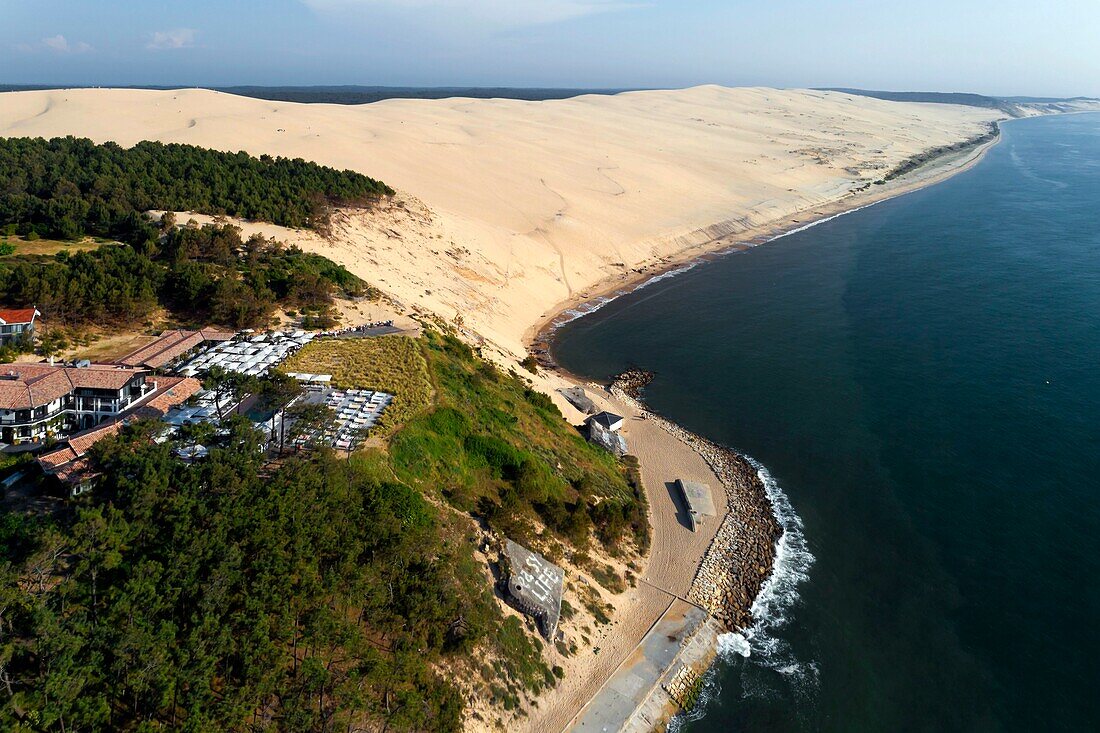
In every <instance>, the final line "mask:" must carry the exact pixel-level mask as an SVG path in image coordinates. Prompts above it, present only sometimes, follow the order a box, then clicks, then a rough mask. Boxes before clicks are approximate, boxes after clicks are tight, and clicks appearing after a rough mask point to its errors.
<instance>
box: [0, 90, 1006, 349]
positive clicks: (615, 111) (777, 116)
mask: <svg viewBox="0 0 1100 733" xmlns="http://www.w3.org/2000/svg"><path fill="white" fill-rule="evenodd" d="M1000 116H1001V114H1000V113H999V112H998V111H995V110H987V109H979V108H971V107H962V106H955V105H940V104H923V103H906V102H888V101H882V100H877V99H871V98H867V97H856V96H852V95H848V94H844V93H840V92H822V91H810V90H777V89H763V88H725V87H718V86H701V87H693V88H690V89H682V90H666V91H638V92H624V93H621V94H617V95H595V94H593V95H583V96H579V97H573V98H570V99H560V100H546V101H537V102H532V101H521V100H509V99H468V98H452V99H442V100H421V99H415V100H414V99H391V100H383V101H380V102H374V103H372V104H366V105H358V106H345V105H335V104H300V103H293V102H272V101H266V100H260V99H252V98H247V97H238V96H234V95H231V94H226V93H223V92H214V91H209V90H204V89H186V90H172V91H159V90H133V89H126V90H122V89H70V90H49V91H32V92H10V93H4V94H0V135H3V136H42V137H52V136H58V135H77V136H84V137H89V138H92V139H93V140H95V141H97V142H104V141H107V140H112V141H115V142H117V143H119V144H122V145H132V144H134V143H137V142H139V141H141V140H145V139H154V140H161V141H164V142H181V143H191V144H195V145H201V146H204V147H209V148H217V149H222V150H234V151H235V150H245V151H247V152H249V153H252V154H254V155H259V154H263V153H267V154H272V155H284V156H290V157H301V158H305V159H308V160H313V161H316V162H318V163H322V164H325V165H331V166H336V167H340V168H351V169H354V170H357V171H360V172H362V173H365V174H367V175H369V176H372V177H374V178H378V179H381V180H383V181H385V182H386V183H388V184H389V185H391V186H393V187H394V188H395V189H397V190H398V191H399V192H400V193H399V195H398V196H397V197H395V198H394V199H393V200H392V201H388V202H386V203H384V204H383V205H382V206H380V207H379V208H378V209H376V210H374V211H370V212H342V213H341V215H340V216H338V217H337V223H336V227H335V234H334V237H333V238H332V239H331V240H328V241H326V240H322V239H320V238H319V237H317V236H316V235H314V234H312V233H309V232H301V233H295V232H285V231H282V232H278V234H279V236H280V237H281V238H283V239H289V240H291V241H296V242H298V243H299V244H301V245H302V246H303V247H306V248H309V249H313V250H315V251H320V252H322V253H323V254H325V255H326V256H329V257H331V258H332V259H334V260H337V261H339V262H341V263H342V264H345V265H346V266H348V267H349V268H350V269H352V270H353V271H355V272H356V273H357V274H359V275H360V276H362V277H364V278H365V279H367V280H368V281H370V282H372V283H375V284H376V285H378V286H379V287H381V288H382V289H383V290H385V291H387V292H388V293H389V294H390V295H391V296H393V297H394V298H396V299H397V300H398V301H399V302H401V303H402V304H404V305H405V306H407V307H410V308H421V309H424V310H427V311H430V312H434V313H435V314H437V315H439V316H440V317H442V318H444V319H447V320H451V319H454V318H455V317H456V316H461V320H462V322H463V323H464V324H465V326H466V327H467V328H469V329H471V330H473V331H475V332H477V333H478V334H480V335H482V336H483V337H485V338H486V339H488V340H489V341H491V342H493V343H495V344H496V345H497V346H499V347H500V348H501V349H502V350H504V351H506V352H508V353H511V354H520V353H522V351H523V349H524V339H525V337H529V336H530V335H531V332H532V326H533V325H534V324H536V323H538V322H540V321H541V320H543V319H544V318H545V317H546V316H547V315H549V314H550V313H551V312H552V311H553V310H554V309H555V308H556V307H558V306H560V305H561V304H562V303H564V302H567V301H569V300H570V299H577V298H581V297H583V296H585V295H587V294H589V293H590V292H592V290H593V288H595V287H596V286H598V285H599V284H600V283H605V284H606V283H607V282H615V281H617V280H622V279H625V278H627V277H629V276H630V275H631V274H632V273H634V272H635V271H637V270H639V269H640V268H643V267H649V266H654V265H660V264H662V263H668V262H670V261H672V260H674V259H676V258H677V257H678V256H681V255H682V254H683V253H684V252H686V251H690V250H692V249H693V248H700V247H706V246H708V244H709V245H712V246H713V244H714V240H721V239H723V238H725V239H728V238H731V237H733V238H736V237H737V236H738V235H746V234H748V233H751V232H754V231H757V230H759V229H761V228H766V227H769V226H774V225H777V224H779V223H781V222H784V221H788V220H790V219H791V218H792V217H797V216H800V215H803V214H804V213H805V212H812V211H813V210H814V209H815V208H816V207H825V206H829V205H834V204H836V203H837V202H839V201H843V200H845V199H850V198H851V197H852V196H853V191H854V190H856V189H861V188H862V189H866V188H868V185H867V184H869V183H871V182H872V181H874V180H876V179H878V178H880V177H881V176H882V175H883V174H884V173H885V172H886V171H888V170H890V169H891V168H893V167H894V166H896V165H897V164H898V163H900V162H902V161H903V160H905V159H907V158H908V157H910V156H912V155H915V154H917V153H920V152H922V151H925V150H928V149H931V148H934V147H938V146H942V145H949V144H952V143H956V142H959V141H962V140H966V139H968V138H971V137H974V136H976V135H979V134H981V133H982V132H984V130H985V126H986V124H987V123H988V122H989V121H991V120H994V119H997V118H998V117H1000ZM872 188H874V187H872ZM878 188H881V187H878ZM867 193H881V192H880V191H878V190H874V191H869V192H867ZM256 228H258V229H260V230H262V231H267V232H270V233H276V232H275V230H276V229H277V228H276V227H272V226H267V225H263V226H257V227H256Z"/></svg>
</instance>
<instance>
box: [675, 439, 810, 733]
mask: <svg viewBox="0 0 1100 733" xmlns="http://www.w3.org/2000/svg"><path fill="white" fill-rule="evenodd" d="M742 455H744V454H742ZM745 459H746V460H747V461H748V462H749V463H750V464H751V465H752V467H753V468H755V469H756V472H757V475H758V476H759V477H760V480H761V481H762V482H763V483H764V491H765V493H766V494H767V496H768V499H769V500H770V501H771V503H772V511H774V512H775V517H776V520H777V521H778V522H779V525H780V526H781V527H782V528H783V535H782V536H781V537H780V538H779V542H778V545H777V547H776V552H775V563H774V565H773V566H772V574H771V577H769V578H768V580H767V581H766V582H765V583H764V587H763V588H761V589H760V593H759V594H758V595H757V597H756V600H755V601H753V604H752V617H753V625H752V627H751V628H748V629H745V630H744V631H743V632H741V633H736V632H735V633H729V634H722V635H721V636H719V637H718V657H719V659H720V660H721V661H722V662H724V663H725V665H729V664H734V663H741V664H748V665H754V666H757V667H760V668H762V669H767V670H770V671H771V672H774V673H776V674H778V675H780V676H781V677H782V678H783V680H784V682H785V683H786V684H789V685H790V686H791V689H793V690H795V692H796V694H798V695H799V696H807V697H808V696H812V695H813V693H814V692H815V691H816V689H817V686H818V679H819V674H820V670H819V667H818V665H817V662H816V661H814V660H809V661H805V660H801V659H799V658H798V657H797V656H796V654H795V651H794V649H792V648H791V646H790V644H788V643H787V641H785V640H784V639H782V638H781V637H780V635H779V632H780V631H781V630H782V629H783V627H785V626H786V625H787V623H788V622H789V621H790V617H791V612H792V610H793V609H794V608H795V606H796V605H797V604H798V601H799V599H800V596H799V593H798V589H799V587H800V586H801V585H802V584H803V583H805V582H806V580H808V579H809V577H810V575H809V573H810V567H811V566H812V565H813V563H814V559H815V558H814V556H813V553H811V552H810V548H809V546H808V544H807V542H806V535H805V534H804V533H803V531H802V519H801V518H800V517H799V516H798V514H797V513H796V512H795V510H794V507H793V506H792V505H791V502H790V499H788V498H787V495H786V494H785V493H783V490H782V489H781V488H779V484H778V483H776V481H775V478H773V477H772V475H771V474H770V473H768V469H766V468H765V467H764V466H762V465H761V464H760V463H759V462H758V461H755V460H753V459H752V458H751V457H749V456H745ZM721 666H724V665H712V666H711V668H710V669H709V670H707V673H706V675H705V676H704V678H703V689H702V691H701V693H700V696H699V702H698V704H697V705H696V706H695V708H694V709H693V710H692V711H691V712H689V713H687V714H682V715H677V716H675V717H674V718H673V719H672V722H671V723H670V725H669V731H670V732H671V733H675V732H676V731H679V730H681V729H682V727H683V726H684V725H685V724H686V723H688V722H690V721H694V720H699V719H701V718H703V717H704V715H705V714H706V711H707V708H708V703H709V702H710V701H711V700H714V699H715V698H717V697H719V696H720V695H721V692H722V689H721V683H720V679H721ZM741 683H742V690H743V694H744V696H745V697H771V696H772V695H774V694H776V693H777V692H778V691H777V690H775V689H774V687H772V686H770V685H768V684H767V682H766V681H764V680H756V679H751V680H750V679H749V678H748V676H747V675H742V677H741Z"/></svg>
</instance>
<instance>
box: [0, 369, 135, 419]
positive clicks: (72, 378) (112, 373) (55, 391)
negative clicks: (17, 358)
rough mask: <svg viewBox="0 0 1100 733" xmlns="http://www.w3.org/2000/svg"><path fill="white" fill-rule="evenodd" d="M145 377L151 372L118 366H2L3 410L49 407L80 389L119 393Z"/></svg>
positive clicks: (0, 395)
mask: <svg viewBox="0 0 1100 733" xmlns="http://www.w3.org/2000/svg"><path fill="white" fill-rule="evenodd" d="M142 374H148V372H147V371H146V370H144V369H132V368H129V367H123V366H118V365H117V364H92V365H91V366H88V367H71V366H64V365H60V364H59V365H50V364H4V365H0V410H32V409H34V408H35V407H42V406H44V405H48V404H50V403H51V402H53V401H54V400H57V399H60V398H61V397H64V396H65V395H67V394H69V393H70V392H72V391H73V390H74V389H77V388H78V387H84V388H87V389H113V390H120V389H122V388H123V387H125V386H126V385H127V384H129V383H130V380H132V379H133V378H134V377H137V376H140V375H142Z"/></svg>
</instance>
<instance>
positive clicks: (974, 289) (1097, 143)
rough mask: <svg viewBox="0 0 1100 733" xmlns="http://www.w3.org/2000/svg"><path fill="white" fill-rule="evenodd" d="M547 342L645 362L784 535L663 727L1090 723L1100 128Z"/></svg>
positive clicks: (572, 326)
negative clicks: (751, 624) (750, 617)
mask: <svg viewBox="0 0 1100 733" xmlns="http://www.w3.org/2000/svg"><path fill="white" fill-rule="evenodd" d="M553 353H554V356H555V358H556V359H557V360H558V361H559V362H560V363H561V364H562V366H563V367H565V368H566V369H568V370H569V371H571V372H574V373H577V374H581V375H585V376H588V377H592V378H597V379H606V378H608V377H610V376H611V375H613V374H615V373H617V372H619V371H621V370H622V369H624V368H626V367H629V366H637V367H641V368H643V369H648V370H652V371H654V372H655V373H656V375H657V376H656V379H655V380H654V381H653V383H652V384H651V385H650V386H649V388H648V389H647V392H646V395H645V397H646V400H647V402H648V403H649V405H650V406H651V407H652V408H653V409H654V410H656V411H657V412H659V413H662V414H664V415H666V416H668V417H669V418H671V419H673V420H676V421H677V422H680V423H681V424H683V425H684V426H685V427H686V428H688V429H690V430H692V431H694V432H698V433H699V434H701V435H704V436H706V437H708V438H710V439H712V440H715V441H717V442H720V443H723V444H726V445H729V446H731V447H734V448H737V449H739V450H742V451H744V452H745V453H747V454H748V455H750V456H752V457H754V458H755V459H757V460H759V461H760V462H761V464H762V465H763V466H766V467H767V469H766V470H767V471H768V472H769V476H771V477H774V481H775V486H776V489H777V490H779V487H781V489H782V492H783V493H782V496H784V497H786V498H787V499H789V501H790V505H791V511H792V515H791V516H793V517H794V518H795V519H798V520H799V521H800V522H801V524H802V530H801V535H800V537H802V538H804V540H803V541H804V546H802V547H801V548H800V552H804V553H805V555H804V556H803V557H802V558H801V561H802V562H801V563H800V565H799V567H800V568H801V570H800V572H801V575H800V576H799V577H796V578H794V582H791V583H790V584H789V586H788V587H786V588H785V589H784V594H783V596H782V602H781V603H778V605H777V606H776V608H775V609H773V611H772V612H771V613H770V614H763V617H764V618H765V619H766V621H765V624H766V626H767V628H766V629H765V630H761V631H760V632H750V633H748V634H746V637H748V638H747V643H748V645H749V647H750V648H751V655H750V656H749V657H747V658H746V657H742V656H741V655H740V654H739V653H737V647H739V646H740V644H741V642H740V640H738V639H735V638H731V639H729V640H727V641H728V644H729V646H730V653H728V654H725V655H724V656H723V661H722V662H721V663H720V664H719V665H718V667H717V668H716V670H715V672H714V674H713V679H712V680H711V681H710V683H709V686H708V690H709V694H708V695H707V703H706V704H705V705H704V707H703V709H702V711H701V713H702V717H701V719H698V720H693V721H684V722H682V723H681V725H680V729H681V730H682V731H691V732H693V733H695V732H697V731H707V732H709V731H728V730H751V731H756V730H766V731H810V730H813V731H816V730H835V731H850V730H914V729H921V730H1021V731H1023V730H1036V729H1045V730H1049V729H1063V730H1082V729H1100V696H1098V695H1096V694H1095V689H1094V683H1095V682H1096V680H1100V661H1098V660H1100V632H1098V630H1097V628H1096V626H1095V621H1096V619H1097V618H1098V617H1100V591H1098V590H1097V585H1096V579H1097V578H1098V577H1100V371H1098V368H1100V115H1097V114H1083V115H1071V116H1063V117H1046V118H1038V119H1030V120H1019V121H1013V122H1010V123H1008V124H1006V125H1005V126H1004V140H1003V142H1002V143H1001V144H1000V145H998V146H997V147H995V148H994V149H993V150H992V151H990V153H989V154H988V155H987V157H986V159H985V160H984V161H983V162H982V163H980V164H979V165H978V166H976V167H974V168H973V169H971V170H970V171H967V172H965V173H962V174H960V175H959V176H957V177H955V178H953V179H951V180H949V181H947V182H945V183H942V184H939V185H937V186H934V187H932V188H929V189H925V190H923V191H920V192H917V193H914V194H910V195H907V196H904V197H902V198H899V199H895V200H893V201H888V202H884V203H882V204H879V205H876V206H874V207H871V208H867V209H864V210H862V211H858V212H855V213H852V214H850V215H848V216H844V217H841V218H838V219H835V220H833V221H829V222H825V223H821V224H820V225H818V226H815V227H813V228H810V229H807V230H805V231H800V232H795V233H791V234H789V235H788V236H786V237H784V238H782V239H780V240H779V241H776V242H773V243H771V244H769V245H767V246H765V247H759V248H755V249H751V250H747V251H745V252H741V253H737V254H731V255H729V256H726V257H723V258H719V259H717V260H714V261H710V262H705V263H702V264H701V265H700V266H698V267H694V268H692V269H690V270H689V271H685V272H682V273H678V274H677V275H676V276H675V277H669V278H665V279H661V280H659V281H655V282H651V283H649V285H648V287H646V288H644V289H641V290H638V291H635V292H634V293H631V294H629V295H625V296H623V297H621V298H619V299H616V300H614V301H611V302H608V303H604V304H602V305H601V307H600V308H599V309H598V311H596V312H594V313H591V314H588V315H586V316H585V317H583V318H579V319H577V320H575V321H572V322H570V323H567V324H565V325H563V326H562V327H561V328H560V329H559V331H558V332H557V338H556V343H555V345H554V348H553ZM791 536H792V537H793V536H795V535H793V534H792V535H791ZM811 561H812V564H811ZM693 717H695V716H693Z"/></svg>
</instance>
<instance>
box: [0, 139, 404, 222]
mask: <svg viewBox="0 0 1100 733" xmlns="http://www.w3.org/2000/svg"><path fill="white" fill-rule="evenodd" d="M392 193H393V191H392V190H391V189H390V188H389V187H388V186H386V185H385V184H383V183H381V182H379V181H376V180H374V179H372V178H368V177H367V176H364V175H362V174H360V173H355V172H353V171H347V170H345V171H339V170H336V169H334V168H328V167H325V166H321V165H317V164H316V163H310V162H307V161H305V160H302V159H300V158H295V159H293V160H292V159H289V158H281V157H280V158H272V157H270V156H266V155H265V156H261V157H259V158H254V157H252V156H250V155H248V154H247V153H243V152H241V153H224V152H219V151H216V150H208V149H205V148H199V147H196V146H193V145H178V144H167V145H166V144H163V143H159V142H141V143H138V144H137V145H135V146H134V147H132V148H123V147H121V146H120V145H116V144H115V143H106V144H103V145H96V144H95V143H93V142H92V141H91V140H87V139H84V138H75V137H65V138H54V139H51V140H44V139H42V138H5V139H0V225H11V226H13V227H14V228H15V233H18V234H24V235H25V234H30V233H32V232H33V233H34V234H36V235H38V236H47V237H54V238H58V239H74V238H76V237H80V236H85V235H90V236H99V237H111V238H115V239H119V240H121V241H124V242H129V243H137V242H135V239H136V238H138V237H140V233H141V227H140V220H139V219H135V216H138V215H139V214H140V212H144V211H148V210H150V209H160V210H168V211H200V212H203V213H206V214H225V215H228V216H236V217H242V218H246V219H256V220H261V221H269V222H273V223H275V224H281V225H284V226H291V227H323V226H324V225H325V223H326V222H327V215H328V210H329V206H330V205H332V204H346V205H363V204H366V203H368V202H369V201H370V200H372V199H374V198H376V197H378V196H380V195H386V194H392Z"/></svg>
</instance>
